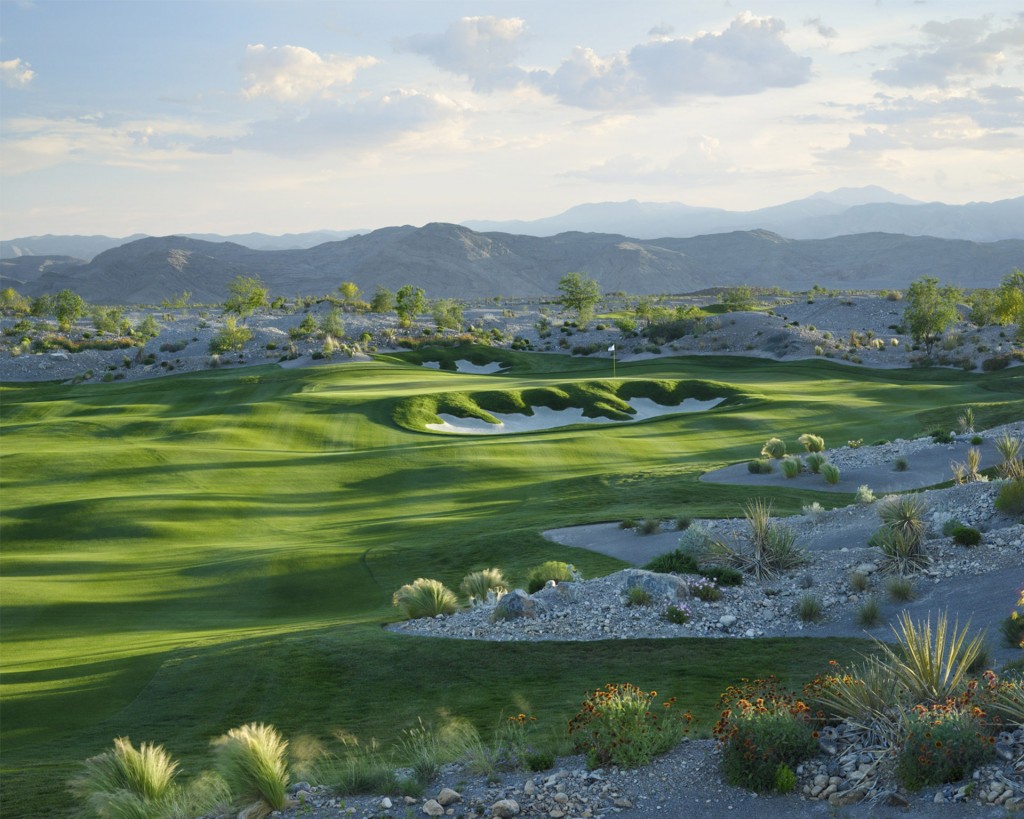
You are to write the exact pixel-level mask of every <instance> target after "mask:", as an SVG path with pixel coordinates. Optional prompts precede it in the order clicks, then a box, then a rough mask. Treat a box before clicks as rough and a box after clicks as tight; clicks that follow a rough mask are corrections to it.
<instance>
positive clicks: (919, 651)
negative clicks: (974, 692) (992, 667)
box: [875, 611, 985, 705]
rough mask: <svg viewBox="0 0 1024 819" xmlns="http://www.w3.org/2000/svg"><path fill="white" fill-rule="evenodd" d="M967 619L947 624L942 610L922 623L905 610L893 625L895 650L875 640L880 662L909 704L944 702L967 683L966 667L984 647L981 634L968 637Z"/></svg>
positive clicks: (983, 637) (968, 671)
mask: <svg viewBox="0 0 1024 819" xmlns="http://www.w3.org/2000/svg"><path fill="white" fill-rule="evenodd" d="M969 629H970V623H968V625H966V626H964V627H963V629H961V628H959V623H958V622H954V623H953V625H952V627H950V624H949V616H948V614H947V613H946V612H941V613H939V614H938V615H937V616H936V618H935V629H934V631H933V630H932V621H931V616H929V617H928V619H926V620H925V621H924V622H923V623H915V622H914V620H913V618H912V617H911V616H910V613H909V612H906V611H904V612H903V613H902V614H901V615H900V619H899V628H896V627H895V626H894V627H893V634H894V635H895V636H896V642H897V644H898V650H897V649H893V648H892V647H891V646H890V645H888V644H887V643H883V642H882V641H880V640H876V641H875V643H876V644H877V647H878V649H879V651H880V652H881V659H882V662H884V663H885V665H887V666H888V667H889V669H890V671H891V672H892V674H893V676H894V677H895V679H896V681H897V682H898V683H899V685H900V687H901V688H903V689H904V690H905V691H906V693H907V698H908V700H909V701H910V702H911V703H913V704H915V705H916V704H919V703H924V704H928V703H938V702H945V701H946V699H947V698H949V697H952V696H955V695H957V694H959V693H960V692H961V691H962V690H963V689H964V687H965V686H966V684H967V680H968V678H969V676H970V668H971V665H972V664H973V663H974V661H975V659H976V658H977V656H978V653H979V652H980V651H981V650H982V648H983V647H984V641H985V635H984V633H979V634H977V635H975V636H974V637H973V638H972V639H968V631H969Z"/></svg>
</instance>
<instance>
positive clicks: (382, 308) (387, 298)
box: [370, 284, 395, 313]
mask: <svg viewBox="0 0 1024 819" xmlns="http://www.w3.org/2000/svg"><path fill="white" fill-rule="evenodd" d="M394 309H395V294H394V293H392V292H391V291H390V290H388V289H387V288H386V287H385V286H384V285H382V284H378V285H377V289H376V290H375V291H374V293H373V299H371V301H370V310H371V311H373V312H374V313H390V312H391V311H392V310H394Z"/></svg>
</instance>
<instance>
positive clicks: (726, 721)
mask: <svg viewBox="0 0 1024 819" xmlns="http://www.w3.org/2000/svg"><path fill="white" fill-rule="evenodd" d="M721 704H722V712H721V718H720V719H719V720H718V722H717V723H716V724H715V727H714V729H713V731H712V733H713V734H714V737H715V739H717V740H718V742H719V744H720V745H721V748H722V773H723V775H724V776H725V781H726V782H728V783H729V784H730V785H735V786H737V787H741V788H747V789H750V790H754V791H758V792H760V793H765V792H767V791H771V790H773V789H774V788H776V784H777V780H776V772H777V771H778V770H779V766H780V765H787V766H789V767H790V768H796V766H797V765H799V764H800V763H801V762H803V761H804V760H806V759H809V758H810V757H812V756H813V755H814V753H815V751H816V750H817V742H816V740H815V736H814V730H813V727H812V725H811V722H810V719H809V717H810V713H809V709H808V707H807V705H806V704H805V703H804V702H803V701H802V700H799V699H797V698H796V697H795V696H794V695H792V694H789V693H783V692H780V691H779V690H778V688H777V684H776V682H775V680H774V679H772V678H769V679H767V680H754V681H753V682H750V683H747V684H745V685H743V686H742V687H735V686H730V687H729V688H728V689H726V691H725V693H723V694H722V696H721Z"/></svg>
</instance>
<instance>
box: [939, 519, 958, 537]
mask: <svg viewBox="0 0 1024 819" xmlns="http://www.w3.org/2000/svg"><path fill="white" fill-rule="evenodd" d="M961 526H963V524H962V523H961V522H960V521H958V520H957V519H956V518H947V519H946V521H945V523H943V524H942V536H943V537H953V532H955V531H956V530H957V529H959V528H960V527H961Z"/></svg>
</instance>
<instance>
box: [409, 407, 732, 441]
mask: <svg viewBox="0 0 1024 819" xmlns="http://www.w3.org/2000/svg"><path fill="white" fill-rule="evenodd" d="M724 400H725V399H724V398H713V399H711V400H710V401H699V400H698V399H696V398H686V399H684V400H683V403H681V404H676V405H675V406H666V405H664V404H659V403H657V402H655V401H652V400H651V399H650V398H634V399H633V400H632V401H631V402H630V405H631V406H632V407H633V409H634V410H636V414H635V415H633V417H632V418H630V419H629V421H626V422H623V421H616V420H615V419H612V418H605V417H603V416H601V417H598V418H586V417H585V416H584V415H583V410H581V409H577V408H576V407H571V408H569V409H566V410H554V409H550V408H549V407H534V408H533V415H523V414H521V413H497V412H495V413H492V415H493V416H494V417H495V418H497V419H498V423H497V424H491V423H488V422H487V421H484V420H483V419H482V418H458V417H456V416H454V415H439V416H438V417H439V418H440V419H441V422H442V423H440V424H427V425H426V427H427V429H429V430H433V431H434V432H453V433H456V434H458V435H508V434H511V433H514V432H536V431H537V430H542V429H556V428H558V427H567V426H570V425H572V424H615V423H629V422H632V421H643V420H646V419H648V418H657V417H658V416H660V415H675V414H677V413H681V412H703V411H704V410H709V409H711V408H712V407H714V406H717V405H718V404H720V403H721V402H722V401H724Z"/></svg>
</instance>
